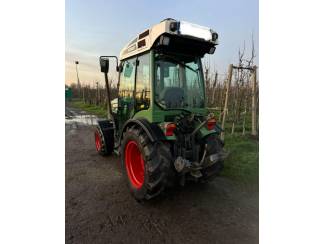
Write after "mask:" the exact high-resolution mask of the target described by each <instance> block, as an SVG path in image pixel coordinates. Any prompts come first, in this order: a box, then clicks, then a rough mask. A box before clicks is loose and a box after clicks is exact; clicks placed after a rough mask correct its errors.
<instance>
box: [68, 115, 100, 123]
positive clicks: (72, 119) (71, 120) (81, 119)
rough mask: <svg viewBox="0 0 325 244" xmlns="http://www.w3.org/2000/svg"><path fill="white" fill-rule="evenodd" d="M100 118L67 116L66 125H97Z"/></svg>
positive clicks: (93, 116)
mask: <svg viewBox="0 0 325 244" xmlns="http://www.w3.org/2000/svg"><path fill="white" fill-rule="evenodd" d="M97 119H98V117H97V116H96V115H89V114H82V115H66V116H65V124H72V125H97Z"/></svg>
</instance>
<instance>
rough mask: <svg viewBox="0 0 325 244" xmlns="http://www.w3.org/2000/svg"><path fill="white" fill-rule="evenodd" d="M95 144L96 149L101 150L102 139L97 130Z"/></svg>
mask: <svg viewBox="0 0 325 244" xmlns="http://www.w3.org/2000/svg"><path fill="white" fill-rule="evenodd" d="M95 144H96V150H97V152H99V151H100V150H101V149H102V139H101V138H100V135H99V133H98V131H96V132H95Z"/></svg>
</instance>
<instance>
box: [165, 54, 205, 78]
mask: <svg viewBox="0 0 325 244" xmlns="http://www.w3.org/2000/svg"><path fill="white" fill-rule="evenodd" d="M162 56H163V57H167V58H169V59H171V60H173V61H174V62H176V63H177V64H180V65H182V66H183V67H186V68H188V69H190V70H192V71H193V72H195V73H197V72H198V71H199V70H198V69H197V70H195V69H193V68H192V67H190V66H188V65H187V64H185V63H184V62H182V61H181V60H178V59H176V58H174V57H173V56H169V55H166V54H164V55H162Z"/></svg>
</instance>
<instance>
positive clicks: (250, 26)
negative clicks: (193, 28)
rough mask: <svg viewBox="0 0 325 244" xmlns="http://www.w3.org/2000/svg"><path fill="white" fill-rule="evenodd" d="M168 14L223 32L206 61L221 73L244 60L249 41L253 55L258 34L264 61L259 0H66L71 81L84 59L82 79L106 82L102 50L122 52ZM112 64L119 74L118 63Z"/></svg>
mask: <svg viewBox="0 0 325 244" xmlns="http://www.w3.org/2000/svg"><path fill="white" fill-rule="evenodd" d="M165 18H174V19H176V20H184V21H188V22H192V23H195V24H199V25H203V26H207V27H209V28H211V29H213V30H215V31H216V32H217V33H218V35H219V45H218V46H217V48H216V51H215V53H214V54H213V55H209V54H206V55H205V57H204V60H203V63H210V66H211V69H212V70H217V71H218V73H219V74H220V77H222V76H223V75H225V74H226V71H227V67H228V65H229V64H230V63H236V62H238V61H237V60H238V49H239V48H243V46H244V43H245V46H246V53H247V55H249V53H250V51H251V42H252V37H253V39H254V43H255V51H256V54H257V58H256V60H255V64H257V65H258V55H259V48H258V47H259V43H258V34H259V33H258V0H230V1H226V0H223V1H220V0H200V1H194V0H188V1H185V0H178V1H176V0H163V1H153V0H151V1H149V0H137V1H131V0H123V1H117V0H115V1H110V0H91V1H84V0H66V8H65V38H66V46H65V57H66V60H65V83H66V84H68V85H69V84H71V83H76V81H77V75H76V65H75V60H78V61H79V65H78V71H79V78H80V82H81V83H82V84H90V85H94V84H95V82H99V83H100V84H102V85H103V84H104V76H103V74H102V73H100V70H99V61H98V58H99V56H101V55H116V56H119V53H120V50H121V49H122V48H123V47H124V46H125V45H126V44H127V43H128V42H129V41H130V40H131V39H133V38H134V37H136V36H137V35H138V34H139V33H140V32H142V31H143V30H145V29H147V28H149V27H151V26H153V25H155V24H157V23H159V22H160V21H161V20H163V19H165ZM111 67H113V63H112V64H111ZM110 70H111V71H112V72H111V71H110V73H109V75H110V76H111V77H112V78H113V79H116V78H115V77H116V74H114V73H113V71H114V69H110Z"/></svg>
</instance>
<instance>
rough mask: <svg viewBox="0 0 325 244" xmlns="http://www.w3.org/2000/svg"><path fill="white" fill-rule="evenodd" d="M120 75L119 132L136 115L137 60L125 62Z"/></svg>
mask: <svg viewBox="0 0 325 244" xmlns="http://www.w3.org/2000/svg"><path fill="white" fill-rule="evenodd" d="M122 67H123V68H122V71H121V73H120V84H119V91H118V113H117V116H118V121H119V131H120V132H121V129H122V128H123V125H124V123H125V122H126V121H127V120H128V119H130V118H131V117H132V116H133V114H134V87H135V73H136V58H131V59H128V60H125V61H124V62H123V64H122Z"/></svg>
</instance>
